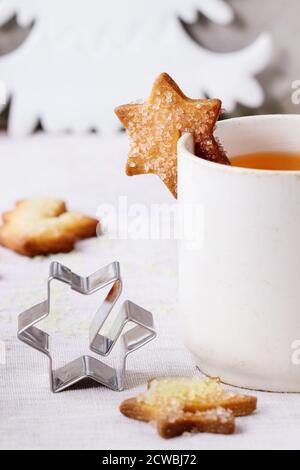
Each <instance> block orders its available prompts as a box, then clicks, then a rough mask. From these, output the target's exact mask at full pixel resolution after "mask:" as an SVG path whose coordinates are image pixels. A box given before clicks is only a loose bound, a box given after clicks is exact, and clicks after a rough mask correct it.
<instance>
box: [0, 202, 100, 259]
mask: <svg viewBox="0 0 300 470" xmlns="http://www.w3.org/2000/svg"><path fill="white" fill-rule="evenodd" d="M2 218H3V225H2V226H1V227H0V244H1V245H3V246H5V247H6V248H9V249H11V250H13V251H15V252H17V253H19V254H21V255H24V256H30V257H33V256H38V255H49V254H55V253H68V252H70V251H72V250H73V248H74V245H75V243H76V241H77V240H80V239H84V238H89V237H95V236H96V234H97V225H98V223H99V222H98V220H96V219H94V218H91V217H87V216H84V215H81V214H79V213H77V212H68V211H67V208H66V205H65V203H64V202H63V201H61V200H58V199H51V198H34V199H28V200H24V201H20V202H18V203H17V204H16V207H15V209H13V210H12V211H10V212H6V213H4V214H3V215H2Z"/></svg>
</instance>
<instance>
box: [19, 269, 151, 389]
mask: <svg viewBox="0 0 300 470" xmlns="http://www.w3.org/2000/svg"><path fill="white" fill-rule="evenodd" d="M54 280H58V281H60V282H63V283H65V284H68V285H69V286H70V288H71V289H72V290H74V291H76V292H78V293H80V294H83V295H91V294H93V293H94V292H97V291H99V290H101V289H103V288H105V287H108V286H111V289H110V291H109V293H108V295H107V296H106V298H105V300H104V302H103V303H102V305H101V306H100V308H99V309H98V311H97V313H96V315H95V317H94V319H93V321H92V324H91V326H90V335H89V344H90V350H91V351H92V352H94V353H96V354H98V355H99V356H103V357H106V356H108V355H109V354H110V353H111V351H112V349H113V348H114V346H115V344H116V343H117V341H118V340H119V338H120V339H121V352H120V359H121V361H120V362H121V366H120V367H119V368H112V367H110V366H109V365H107V364H105V363H103V362H101V361H100V360H98V359H96V358H95V357H92V356H86V355H85V356H82V357H79V358H78V359H76V360H75V361H73V362H70V363H69V364H67V365H65V366H63V367H61V368H59V369H56V370H53V361H52V356H51V352H50V336H49V335H48V334H47V333H46V332H44V331H42V330H40V329H38V328H37V327H36V326H35V325H36V324H37V323H39V322H40V321H42V320H44V319H45V318H46V317H47V316H48V315H49V314H50V291H51V288H50V286H51V283H52V281H54ZM121 293H122V278H121V274H120V264H119V263H118V262H114V263H111V264H109V265H108V266H106V267H104V268H101V269H100V270H99V271H97V272H95V273H94V274H92V275H91V276H88V277H82V276H78V275H77V274H75V273H73V272H72V271H71V270H70V269H68V268H67V267H66V266H63V265H62V264H60V263H58V262H53V263H51V265H50V273H49V278H48V298H47V300H45V301H44V302H41V303H40V304H38V305H35V306H33V307H31V308H30V309H28V310H26V311H25V312H23V313H21V314H20V315H19V318H18V338H19V340H20V341H22V342H23V343H26V344H27V345H28V346H30V347H31V348H33V349H36V350H37V351H40V352H41V353H43V354H45V355H46V356H47V357H48V358H49V361H50V384H51V390H52V391H53V392H54V393H58V392H61V391H63V390H65V389H67V388H69V387H71V386H72V385H75V384H77V383H78V382H81V381H82V380H84V379H86V378H89V379H92V380H93V381H95V382H98V383H100V384H101V385H104V386H106V387H108V388H110V389H111V390H115V391H122V390H123V389H124V380H125V374H126V361H127V357H128V356H129V354H131V353H133V352H134V351H137V350H138V349H140V348H141V347H143V346H145V345H146V344H147V343H149V342H150V341H152V340H153V339H155V338H156V332H155V328H154V321H153V315H152V313H151V312H148V311H147V310H144V309H143V308H142V307H139V306H138V305H136V304H134V303H132V302H130V301H128V300H127V301H125V302H124V303H123V304H122V306H121V309H120V311H119V313H118V315H117V316H116V318H115V319H114V321H113V322H112V324H111V325H110V326H108V327H107V326H106V323H107V320H108V318H109V316H110V314H111V313H112V311H113V309H114V307H115V305H116V303H117V301H118V299H119V298H120V296H121ZM128 323H133V324H134V326H133V327H132V328H131V329H129V330H128V331H126V332H125V333H123V329H124V328H125V326H126V325H127V324H128ZM122 333H123V334H122Z"/></svg>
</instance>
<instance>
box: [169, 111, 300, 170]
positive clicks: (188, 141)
mask: <svg viewBox="0 0 300 470" xmlns="http://www.w3.org/2000/svg"><path fill="white" fill-rule="evenodd" d="M266 120H269V121H276V120H277V121H278V120H285V121H287V120H299V121H300V114H261V115H255V116H242V117H235V118H230V119H226V120H224V121H218V123H217V129H218V128H220V127H225V128H226V126H229V125H231V124H232V123H238V122H245V121H249V122H250V121H266ZM299 124H300V122H299ZM193 144H194V139H193V135H192V134H189V133H185V134H183V135H182V136H181V138H180V139H179V141H178V157H179V158H187V159H188V160H190V161H191V162H193V164H195V165H196V166H199V167H206V168H210V169H211V170H218V171H221V172H223V173H237V174H245V175H267V176H271V175H272V176H283V175H285V176H296V175H297V176H298V177H299V174H300V170H262V169H257V168H243V167H237V166H231V165H224V164H222V163H216V162H212V161H209V160H205V159H204V158H199V157H197V155H195V153H194V152H193V150H191V149H192V147H193ZM299 152H300V148H299ZM195 157H196V158H195Z"/></svg>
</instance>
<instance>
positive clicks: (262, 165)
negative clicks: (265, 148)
mask: <svg viewBox="0 0 300 470" xmlns="http://www.w3.org/2000/svg"><path fill="white" fill-rule="evenodd" d="M230 161H231V164H232V166H236V167H240V168H252V169H255V170H274V171H300V153H284V152H272V153H267V152H264V153H249V154H245V155H238V156H236V157H232V158H231V159H230Z"/></svg>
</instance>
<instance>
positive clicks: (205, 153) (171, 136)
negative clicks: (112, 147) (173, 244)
mask: <svg viewBox="0 0 300 470" xmlns="http://www.w3.org/2000/svg"><path fill="white" fill-rule="evenodd" d="M221 106H222V103H221V101H220V100H205V99H201V100H193V99H190V98H187V97H186V96H185V95H184V94H183V92H182V91H181V90H180V88H179V87H178V85H177V84H176V83H175V82H174V81H173V80H172V78H171V77H169V75H167V74H166V73H163V74H162V75H160V76H159V77H158V79H157V80H156V82H155V83H154V86H153V89H152V93H151V96H150V98H149V100H148V101H147V102H145V103H143V104H128V105H124V106H120V107H118V108H117V109H116V114H117V116H118V117H119V119H120V120H121V122H122V123H123V125H124V126H125V128H126V129H127V130H128V133H129V136H130V139H131V148H130V153H129V159H128V162H127V168H126V172H127V174H128V175H129V176H133V175H140V174H145V173H154V174H157V175H158V176H159V177H160V178H161V179H162V181H163V182H164V183H165V184H166V186H167V187H168V188H169V190H170V191H171V193H172V194H173V195H174V197H177V142H178V139H179V138H180V137H181V135H182V134H184V133H192V134H193V135H194V139H195V142H196V154H197V155H198V156H199V157H202V158H205V159H207V160H211V161H214V162H217V163H224V164H230V162H229V160H228V158H227V156H226V154H225V152H224V151H223V149H222V148H221V146H220V145H219V144H218V142H217V141H216V140H215V139H214V137H213V132H214V128H215V125H216V122H217V120H218V118H219V115H220V112H221Z"/></svg>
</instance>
